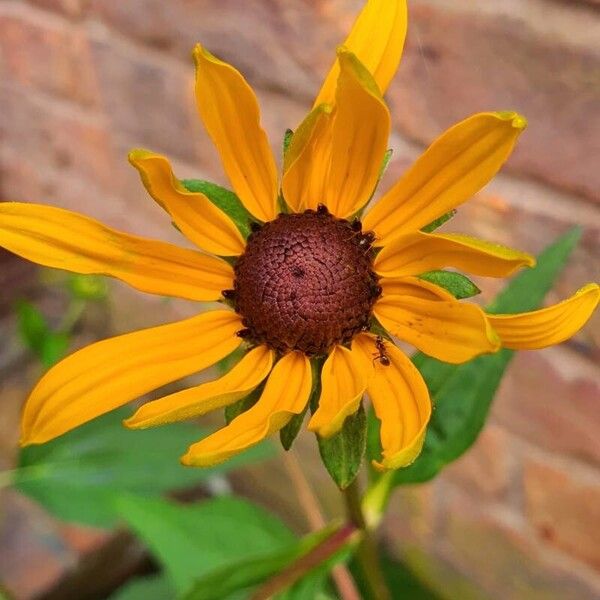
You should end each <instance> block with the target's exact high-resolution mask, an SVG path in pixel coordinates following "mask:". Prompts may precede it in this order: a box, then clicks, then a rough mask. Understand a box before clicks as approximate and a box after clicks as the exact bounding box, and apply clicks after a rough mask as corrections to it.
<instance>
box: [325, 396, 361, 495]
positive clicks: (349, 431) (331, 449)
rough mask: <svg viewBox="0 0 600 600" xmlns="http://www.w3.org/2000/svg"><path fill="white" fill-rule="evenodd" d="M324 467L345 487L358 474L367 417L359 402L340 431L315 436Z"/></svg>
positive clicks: (340, 486) (342, 487) (340, 485)
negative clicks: (333, 433) (329, 435)
mask: <svg viewBox="0 0 600 600" xmlns="http://www.w3.org/2000/svg"><path fill="white" fill-rule="evenodd" d="M317 440H318V442H319V453H320V454H321V459H322V460H323V464H324V465H325V468H326V469H327V471H328V472H329V475H331V478H332V479H333V480H334V481H335V483H336V484H337V486H338V487H339V488H340V489H341V490H344V489H346V488H347V487H348V486H349V485H350V484H351V483H352V482H353V481H354V479H355V478H356V476H357V475H358V471H359V469H360V465H361V463H362V459H363V456H364V455H365V449H366V445H367V417H366V414H365V409H364V407H363V405H362V403H361V405H360V407H359V409H358V410H357V411H356V412H355V413H354V414H353V415H349V416H348V417H347V418H346V420H345V421H344V424H343V426H342V428H341V429H340V431H339V432H338V433H336V434H335V435H333V436H331V437H330V438H322V437H320V436H317Z"/></svg>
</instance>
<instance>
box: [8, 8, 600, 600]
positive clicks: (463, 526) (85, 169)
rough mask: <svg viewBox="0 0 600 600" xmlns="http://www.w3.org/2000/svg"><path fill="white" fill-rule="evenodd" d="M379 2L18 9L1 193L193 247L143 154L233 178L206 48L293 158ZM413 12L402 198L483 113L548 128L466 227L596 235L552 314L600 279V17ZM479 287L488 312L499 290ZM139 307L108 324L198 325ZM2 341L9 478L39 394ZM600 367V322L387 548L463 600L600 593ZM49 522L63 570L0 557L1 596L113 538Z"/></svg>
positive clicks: (404, 500)
mask: <svg viewBox="0 0 600 600" xmlns="http://www.w3.org/2000/svg"><path fill="white" fill-rule="evenodd" d="M361 5H362V0H169V1H168V2H165V1H164V0H129V1H127V2H123V1H122V0H30V1H29V2H26V1H23V0H0V107H1V112H0V197H1V198H2V199H13V200H30V201H35V202H45V203H50V204H55V205H58V206H64V207H67V208H70V209H74V210H78V211H80V212H84V213H87V214H89V215H93V216H95V217H98V218H101V219H102V220H104V221H105V222H106V223H108V224H110V225H112V226H116V227H120V228H123V229H126V230H128V231H131V232H135V233H139V234H145V235H151V236H158V237H161V238H162V239H172V240H176V239H177V234H176V232H175V231H174V230H173V229H172V228H171V227H170V226H169V224H168V221H167V220H166V219H165V218H164V215H163V214H162V212H161V210H160V209H159V208H158V207H157V206H156V205H155V204H154V203H153V202H152V201H150V200H149V198H147V196H146V195H145V192H144V191H143V189H142V188H141V186H140V184H139V180H138V177H137V175H136V173H135V172H134V170H133V169H132V168H131V167H130V166H129V165H128V164H127V161H126V158H125V156H126V152H127V150H128V149H130V148H131V147H135V146H143V147H147V148H149V149H152V150H155V151H159V152H164V153H166V154H168V155H169V157H170V158H171V159H172V160H173V162H174V163H175V165H176V167H177V172H178V174H179V176H181V177H184V176H196V177H205V178H209V179H213V180H216V181H220V182H224V179H223V175H222V172H221V171H220V166H219V164H218V161H217V159H216V156H215V153H214V152H213V149H212V148H211V146H210V144H209V142H208V139H207V136H206V135H205V134H204V132H203V130H202V127H201V125H200V123H199V120H198V119H197V117H196V113H195V108H194V105H193V93H192V92H193V85H192V79H193V69H192V66H191V60H190V50H191V47H192V45H193V44H194V42H195V41H197V40H201V41H202V42H203V43H204V44H205V45H207V46H208V47H209V48H210V49H211V51H212V52H214V53H215V54H217V55H219V56H221V57H222V58H223V59H225V60H227V61H230V62H232V63H233V64H235V65H236V66H238V68H240V69H241V70H242V71H243V72H244V73H245V75H246V76H247V78H248V79H249V80H250V82H251V83H252V84H253V85H254V86H255V89H257V92H258V94H259V96H260V101H261V105H262V110H263V122H264V124H265V127H266V128H267V130H268V132H269V134H270V135H271V140H272V142H273V145H274V148H276V149H277V151H278V149H279V146H280V140H281V137H282V134H283V131H284V130H285V128H286V127H290V126H291V127H293V126H295V125H296V124H297V123H298V122H299V120H300V119H301V117H302V115H303V113H304V112H305V111H306V110H307V108H308V106H309V105H310V103H311V100H312V97H313V94H314V93H315V92H316V90H317V89H318V85H319V82H320V79H321V77H322V76H323V74H324V73H325V72H326V70H327V68H328V66H329V63H330V61H331V60H332V56H333V50H334V48H335V45H336V44H337V43H339V42H341V40H342V39H343V37H344V32H346V31H347V30H348V28H349V26H350V24H351V22H352V20H353V16H354V14H355V13H356V12H357V11H358V10H359V8H360V6H361ZM409 9H410V26H409V35H408V40H407V45H406V50H405V56H404V59H403V62H402V65H401V68H400V71H399V73H398V75H397V76H396V79H395V82H394V83H393V85H392V86H391V88H390V90H389V93H388V100H389V102H390V105H391V109H392V114H393V118H394V122H395V134H394V138H393V146H394V148H395V160H394V162H393V163H392V165H391V167H390V169H389V171H388V174H387V176H386V181H387V184H389V182H390V181H391V180H392V179H393V178H394V177H395V176H397V175H398V174H399V173H400V172H401V171H402V170H403V169H404V168H406V166H407V165H408V164H409V163H410V161H411V160H412V159H413V158H414V157H415V156H416V155H417V154H418V152H419V151H421V150H422V148H423V145H424V144H426V143H428V142H429V141H431V139H432V138H433V137H434V136H436V135H437V134H438V133H440V132H441V131H442V130H443V129H444V128H446V127H447V126H449V125H450V124H451V123H453V122H455V121H457V120H459V119H462V118H463V117H465V116H467V115H468V114H469V113H471V112H475V111H478V110H487V109H515V110H518V111H520V112H522V113H523V114H524V115H525V116H527V117H528V119H529V123H530V125H529V128H528V129H527V131H526V133H525V134H524V136H523V137H522V138H521V142H520V144H519V147H518V150H517V151H516V153H515V154H514V156H513V157H512V158H511V160H510V162H509V164H508V165H507V167H506V169H505V170H504V171H503V174H502V175H501V176H499V177H498V178H497V179H496V180H495V181H494V182H493V183H492V184H491V185H490V186H489V187H488V188H486V190H484V191H483V192H482V193H481V194H479V195H478V197H477V198H475V199H474V200H473V201H472V202H471V203H469V204H468V205H467V206H465V207H464V208H463V209H461V210H460V212H459V215H458V216H457V218H456V219H455V220H454V221H453V223H452V225H451V227H450V228H451V229H452V230H458V231H463V232H466V233H473V234H477V235H479V236H482V237H486V238H488V239H492V240H497V241H499V242H503V243H507V244H511V245H514V246H516V247H520V248H523V249H525V250H528V251H530V252H534V253H535V252H538V251H539V250H540V249H541V248H542V247H543V246H545V245H546V244H548V243H549V242H550V241H551V240H552V239H553V238H555V237H556V236H557V235H558V234H560V233H562V232H563V231H565V230H566V229H567V228H568V227H570V226H571V225H573V224H583V225H584V236H583V241H582V243H581V245H580V247H579V249H578V250H577V252H576V254H575V256H574V258H573V260H572V261H571V263H570V266H569V268H568V269H567V271H566V272H565V274H564V276H563V277H562V278H561V280H560V281H559V282H558V285H557V286H556V290H555V292H554V293H553V294H552V297H551V298H549V300H552V301H555V300H557V299H558V298H559V297H564V296H566V295H568V294H570V293H572V292H573V291H574V290H575V289H577V287H579V286H580V285H582V284H583V283H585V282H587V281H593V280H598V279H600V277H599V275H600V196H599V190H600V169H599V168H598V157H599V156H600V42H599V41H600V2H598V0H587V1H586V0H580V1H575V0H563V1H561V0H482V1H480V2H472V1H471V0H411V1H410V2H409ZM385 185H386V182H384V186H385ZM2 264H3V263H2V262H0V266H1V265H2ZM0 268H2V269H4V271H3V273H4V275H6V273H8V270H7V269H5V268H4V267H0ZM18 268H21V267H14V266H13V267H11V269H12V270H11V271H10V273H12V275H10V273H9V275H10V277H13V279H12V280H13V281H16V280H19V281H21V280H22V279H23V278H25V277H26V276H27V273H28V272H29V271H28V270H27V269H25V270H24V271H22V273H23V275H22V278H21V279H19V278H18V277H17V278H16V279H15V276H14V269H18ZM19 273H20V271H19ZM9 280H10V278H9ZM478 283H482V287H483V290H484V297H485V298H489V297H490V296H491V295H492V294H493V293H494V292H495V290H496V288H497V283H495V282H478ZM4 289H5V290H6V287H4ZM3 293H4V292H3ZM142 303H145V304H142ZM1 304H2V303H0V305H1ZM140 306H145V307H147V308H153V307H156V306H158V304H157V300H153V299H149V298H148V297H145V296H141V295H138V294H136V293H134V292H131V291H128V290H125V289H124V288H123V287H122V286H115V288H114V296H113V301H112V303H111V314H110V316H109V320H108V322H109V326H108V327H109V328H110V329H111V330H112V331H115V332H116V331H125V330H130V329H132V328H133V327H135V326H137V325H148V324H151V323H156V322H161V321H165V320H168V319H169V318H172V317H173V316H174V315H177V316H179V315H181V314H183V313H189V312H191V311H193V307H189V306H186V305H184V304H183V303H172V304H171V305H169V306H168V307H165V306H162V305H161V311H157V310H140ZM103 322H104V321H103ZM0 328H3V329H2V331H3V334H2V335H3V340H2V342H0V360H2V361H3V362H2V364H0V369H4V371H2V373H3V376H2V377H0V402H1V403H2V404H3V406H2V413H3V417H2V420H3V422H2V427H1V429H2V431H3V432H4V434H3V436H2V437H3V442H2V452H3V453H4V454H3V455H2V457H0V461H2V466H6V463H7V462H10V457H11V456H12V455H13V454H14V443H13V442H14V438H15V437H16V435H15V433H14V431H15V428H16V426H15V425H14V424H15V422H16V418H17V415H18V404H19V403H20V402H21V401H22V399H23V398H24V392H23V389H24V388H23V384H22V383H19V381H17V379H16V378H15V377H14V376H13V375H11V376H10V377H9V375H8V372H9V370H10V369H13V370H14V365H16V364H21V363H20V362H19V361H18V360H17V358H18V357H17V358H16V356H17V355H15V354H14V352H12V350H10V349H9V343H8V342H7V340H8V339H9V338H10V336H11V331H12V329H11V325H10V324H9V321H8V319H7V317H6V315H5V316H4V320H3V321H1V322H0ZM6 332H8V335H6ZM3 344H4V348H2V346H3ZM599 361H600V315H597V316H596V317H595V320H594V321H593V322H592V323H591V324H590V325H588V327H587V328H586V330H585V332H583V333H582V334H580V335H578V336H577V337H576V338H575V339H573V340H572V341H570V342H569V343H567V344H564V345H562V346H560V347H557V348H552V349H548V350H545V351H540V352H536V353H527V352H524V353H521V354H520V355H519V356H518V358H517V359H516V360H515V361H514V363H513V365H512V366H511V369H510V374H509V376H508V377H507V378H506V380H505V381H504V383H503V385H502V389H501V391H500V393H499V396H498V398H497V400H496V402H495V406H494V408H493V417H492V419H491V422H490V424H489V425H488V427H487V428H486V430H485V431H484V433H483V434H482V436H481V438H480V440H479V441H478V443H477V445H476V446H475V447H474V449H473V450H472V451H471V452H470V453H469V454H468V455H467V456H466V457H464V458H463V459H462V460H461V461H459V462H458V463H457V464H455V465H454V466H452V467H451V468H449V469H448V470H447V472H446V473H445V474H444V475H443V476H442V477H440V478H439V479H438V480H436V481H435V482H434V483H433V484H431V485H426V486H421V487H415V488H413V489H408V490H405V491H402V492H398V493H397V495H396V496H395V499H394V502H393V510H392V511H391V514H390V516H389V519H388V521H387V523H386V525H385V527H384V534H385V535H386V536H387V538H388V540H389V544H390V547H391V548H393V550H394V552H396V553H397V554H398V555H401V556H403V557H404V559H405V560H407V561H408V562H409V564H411V565H412V567H413V568H414V569H415V570H416V571H417V572H418V573H419V574H420V576H422V577H423V578H424V579H426V580H427V581H429V582H430V583H432V585H435V586H437V587H438V589H439V590H440V591H441V592H442V593H443V594H444V595H445V597H447V598H452V599H454V598H502V599H513V598H514V599H521V598H522V599H531V598H535V599H537V598H539V599H561V600H562V599H565V598H573V599H582V598H600V544H599V543H598V539H599V538H600V411H599V410H598V407H599V400H600V372H599V369H598V364H599ZM21 362H22V361H21ZM11 365H13V366H12V367H11ZM30 377H31V376H30ZM25 388H26V386H25ZM313 446H314V444H313V443H312V440H310V439H308V438H307V439H306V440H301V448H302V452H303V454H302V458H303V460H304V462H305V463H306V464H308V465H309V466H310V469H311V471H312V474H313V477H314V478H315V481H318V482H319V486H318V487H319V489H320V490H323V492H322V494H323V500H324V504H325V505H326V506H328V507H331V509H332V510H333V507H334V500H333V490H332V489H331V487H330V486H329V485H328V484H327V482H326V480H325V479H324V476H323V472H322V471H320V470H319V469H320V468H319V466H318V465H317V464H316V461H315V458H314V448H313ZM275 472H277V470H276V469H275ZM261 473H262V471H261V469H256V470H255V472H253V473H250V474H249V475H247V481H246V483H243V482H242V483H240V485H241V486H242V487H243V488H245V489H246V490H247V491H248V490H250V491H252V493H253V494H255V495H258V496H259V497H260V498H262V500H263V501H266V502H275V503H276V504H277V505H278V507H279V508H280V509H282V507H283V510H285V511H287V514H288V515H292V516H293V515H294V514H297V510H296V509H295V508H294V507H293V506H291V505H290V499H289V498H286V497H285V495H284V493H283V490H282V489H281V486H278V485H277V479H273V480H272V481H271V483H270V484H269V485H270V487H269V485H267V484H266V482H265V480H264V479H263V478H261ZM252 477H254V479H252ZM259 483H260V485H259ZM24 505H27V503H24V501H23V499H18V500H17V499H15V498H12V497H8V499H7V496H5V497H4V504H3V510H4V512H5V514H9V515H17V516H20V517H21V518H22V520H24V522H23V523H20V522H19V523H20V525H19V526H20V527H22V531H30V529H31V526H28V525H27V522H28V519H29V520H30V519H35V518H38V519H41V517H39V516H38V517H36V516H35V514H37V513H35V511H34V510H33V508H31V507H29V506H28V505H27V506H24ZM286 507H287V508H286ZM28 511H29V512H28ZM34 513H35V514H34ZM32 515H33V516H32ZM17 521H18V518H15V519H12V523H13V525H14V523H15V522H17ZM40 522H41V521H39V520H38V530H43V531H45V532H46V533H45V535H50V534H51V535H55V536H56V538H57V539H59V540H60V541H61V543H62V546H61V549H62V550H61V552H63V553H64V556H63V555H61V557H62V558H60V559H57V558H56V556H54V558H53V560H54V563H52V564H51V565H48V564H47V563H43V559H45V558H44V557H46V558H47V557H48V556H49V554H50V551H49V550H48V549H47V548H46V549H45V550H44V549H43V548H42V549H41V550H39V549H38V550H39V553H40V555H41V558H40V559H39V560H38V559H37V558H36V557H37V554H35V553H33V554H32V553H28V554H27V556H28V557H29V558H28V559H25V560H26V561H27V562H28V564H27V563H26V564H27V567H28V568H27V569H26V570H23V569H24V566H23V565H21V566H20V567H19V566H18V564H17V561H16V560H13V561H11V564H10V565H9V564H8V562H6V561H0V580H3V581H4V582H5V585H6V586H7V587H8V589H9V590H10V591H11V592H13V593H14V594H15V595H16V596H17V597H20V598H29V597H35V595H36V594H39V593H40V591H41V590H42V589H44V586H46V587H47V586H49V585H51V584H52V583H53V582H56V581H57V580H58V579H60V577H62V576H64V573H65V572H66V571H69V569H72V568H73V565H75V564H76V563H77V561H78V557H79V556H80V555H81V554H82V553H83V554H85V553H86V552H89V551H91V549H93V548H95V547H96V546H97V545H98V544H100V543H101V542H102V540H104V538H102V537H101V538H98V534H96V533H92V532H88V533H87V534H86V533H85V532H84V533H82V532H81V531H79V532H78V533H77V535H75V534H74V533H73V531H72V530H71V529H68V531H67V532H66V533H65V529H64V527H62V526H58V525H55V524H52V525H48V526H47V528H46V529H44V527H46V525H44V526H43V527H42V526H40V525H39V523H40ZM44 523H45V522H44ZM28 527H29V529H28ZM40 527H41V529H40ZM19 531H21V530H19ZM49 532H50V533H49ZM13 533H14V532H13ZM38 533H39V531H38ZM11 536H12V537H11ZM25 537H26V536H24V535H23V536H21V537H20V538H19V539H20V540H21V541H23V540H24V539H25ZM36 539H37V538H36ZM11 543H12V544H13V546H10V544H11ZM31 544H34V545H35V540H34V541H32V542H31ZM15 545H16V542H15V539H14V535H13V534H10V535H9V534H7V533H4V534H2V533H0V553H2V552H4V551H5V550H6V549H7V547H8V548H13V550H14V547H15ZM38 545H39V543H38ZM36 551H37V550H36ZM44 552H45V554H44ZM5 556H6V555H5ZM32 557H33V558H32ZM13 558H14V556H13ZM36 560H38V562H39V564H40V565H42V564H44V565H45V567H44V568H45V570H38V577H37V579H36V580H35V581H34V579H35V578H31V577H30V576H27V573H28V572H29V573H31V565H32V563H35V564H37V563H36V562H35V561H36ZM19 568H20V569H21V570H22V571H23V572H22V573H21V572H20V571H19ZM40 569H41V567H40Z"/></svg>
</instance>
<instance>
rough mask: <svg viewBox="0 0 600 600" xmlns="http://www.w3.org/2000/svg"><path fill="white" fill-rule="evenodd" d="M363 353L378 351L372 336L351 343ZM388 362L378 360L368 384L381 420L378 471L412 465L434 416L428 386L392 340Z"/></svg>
mask: <svg viewBox="0 0 600 600" xmlns="http://www.w3.org/2000/svg"><path fill="white" fill-rule="evenodd" d="M352 346H353V348H354V347H355V346H362V347H363V352H366V353H368V352H369V348H370V349H371V351H373V350H375V343H374V339H373V337H372V336H370V335H368V334H360V335H358V336H356V337H355V338H354V341H353V342H352ZM385 349H386V355H387V357H388V358H389V360H390V364H389V365H387V366H386V365H382V364H381V362H380V361H375V374H374V376H373V378H372V379H371V381H370V383H369V387H368V390H367V391H368V393H369V397H370V398H371V401H372V402H373V408H374V409H375V414H376V415H377V418H378V419H379V420H380V421H381V433H380V436H381V447H382V451H383V452H382V460H381V462H378V461H373V465H374V466H375V467H376V468H378V469H379V470H384V469H399V468H401V467H406V466H408V465H410V464H411V463H412V462H413V461H414V460H415V459H416V458H417V456H418V455H419V453H420V452H421V448H422V447H423V441H424V440H425V431H426V428H427V424H428V423H429V419H430V417H431V400H430V398H429V392H428V390H427V386H426V385H425V382H424V381H423V378H422V377H421V374H420V373H419V371H418V369H417V368H416V367H415V366H414V365H413V363H412V362H411V361H410V359H409V358H408V357H407V356H406V355H405V354H404V353H403V352H401V351H400V350H399V349H398V348H396V346H394V345H393V344H392V343H389V342H388V343H386V344H385Z"/></svg>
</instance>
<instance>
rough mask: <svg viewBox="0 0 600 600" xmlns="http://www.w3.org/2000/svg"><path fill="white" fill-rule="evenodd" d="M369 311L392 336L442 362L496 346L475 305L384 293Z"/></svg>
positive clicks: (461, 359)
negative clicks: (386, 294) (371, 311)
mask: <svg viewBox="0 0 600 600" xmlns="http://www.w3.org/2000/svg"><path fill="white" fill-rule="evenodd" d="M373 312H374V314H375V316H376V317H377V319H378V320H379V322H380V323H381V324H382V325H383V326H384V327H385V328H386V329H387V330H388V331H389V332H390V333H391V334H392V335H395V336H396V337H398V338H399V339H401V340H404V341H405V342H408V343H409V344H412V345H413V346H415V347H416V348H418V349H419V350H421V351H422V352H424V353H425V354H427V355H429V356H433V357H434V358H437V359H439V360H443V361H444V362H448V363H454V364H459V363H463V362H466V361H468V360H471V359H472V358H474V357H476V356H479V355H480V354H487V353H490V352H496V351H497V350H498V349H499V348H500V340H499V338H498V336H497V335H496V334H495V332H494V330H493V329H492V327H491V326H490V324H489V323H488V321H487V318H486V315H485V313H484V312H483V311H482V310H481V308H479V306H477V305H475V304H468V303H463V302H458V301H457V300H446V301H441V300H437V301H436V300H424V299H423V298H419V297H417V296H413V297H411V296H385V295H384V296H382V298H381V299H380V300H379V301H378V302H377V303H376V304H375V307H374V310H373Z"/></svg>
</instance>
